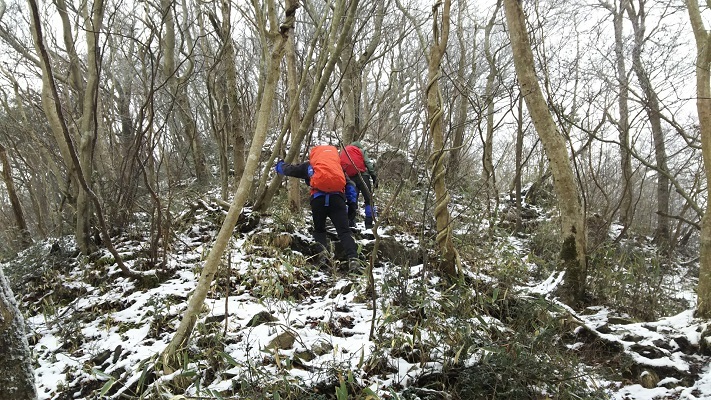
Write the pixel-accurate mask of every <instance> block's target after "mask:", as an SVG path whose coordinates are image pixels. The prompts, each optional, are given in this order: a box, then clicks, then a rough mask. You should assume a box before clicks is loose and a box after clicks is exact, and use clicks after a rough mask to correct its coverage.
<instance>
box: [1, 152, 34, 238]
mask: <svg viewBox="0 0 711 400" xmlns="http://www.w3.org/2000/svg"><path fill="white" fill-rule="evenodd" d="M0 165H2V180H3V181H4V182H5V187H6V188H7V196H8V197H9V198H10V204H11V205H12V213H13V214H14V215H15V223H17V228H18V229H19V231H20V245H21V246H22V248H25V247H27V246H29V245H30V244H32V237H31V236H30V231H29V230H28V229H27V221H26V220H25V213H24V212H23V211H22V204H21V203H20V198H19V197H18V196H17V191H16V190H15V181H14V180H13V178H12V165H11V164H10V160H8V158H7V151H6V150H5V146H3V145H2V144H0Z"/></svg>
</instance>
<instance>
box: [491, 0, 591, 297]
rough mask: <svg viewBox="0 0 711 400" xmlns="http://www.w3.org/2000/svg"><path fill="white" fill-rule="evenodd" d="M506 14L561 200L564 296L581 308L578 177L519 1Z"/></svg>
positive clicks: (507, 0) (510, 0) (509, 0)
mask: <svg viewBox="0 0 711 400" xmlns="http://www.w3.org/2000/svg"><path fill="white" fill-rule="evenodd" d="M504 10H505V13H506V23H507V25H508V28H509V36H510V38H511V46H512V48H513V59H514V66H515V69H516V76H517V77H518V79H519V85H520V87H521V95H522V96H523V97H524V101H525V102H526V107H527V108H528V110H529V112H530V114H531V119H532V120H533V125H534V126H535V128H536V131H537V132H538V136H539V137H540V138H541V142H542V143H543V146H544V148H545V150H546V154H547V155H548V159H549V163H550V168H551V173H552V175H553V181H554V187H555V193H556V195H557V196H558V205H559V207H560V220H561V240H562V244H563V246H562V249H561V253H560V260H561V263H562V266H563V268H564V269H565V271H566V276H565V283H564V286H563V293H562V294H563V297H564V300H566V301H568V302H570V303H572V304H574V305H578V304H579V303H581V302H582V299H583V295H584V293H585V278H586V276H585V275H586V266H587V262H586V254H585V253H586V249H585V246H586V242H585V225H584V217H583V212H582V207H581V205H580V199H579V197H578V188H577V186H576V183H575V175H574V174H573V169H572V167H571V165H570V161H569V159H568V152H567V150H566V146H565V140H564V138H563V136H562V135H561V134H560V133H559V132H558V128H557V126H556V125H555V122H554V121H553V117H552V116H551V114H550V111H549V109H548V104H547V103H546V100H545V97H544V96H543V92H542V90H541V87H540V85H539V83H538V80H537V77H536V72H535V69H534V65H535V60H534V58H533V50H532V49H531V44H530V40H529V38H528V33H527V29H526V21H525V16H524V13H523V9H522V8H521V3H520V2H518V1H517V0H504Z"/></svg>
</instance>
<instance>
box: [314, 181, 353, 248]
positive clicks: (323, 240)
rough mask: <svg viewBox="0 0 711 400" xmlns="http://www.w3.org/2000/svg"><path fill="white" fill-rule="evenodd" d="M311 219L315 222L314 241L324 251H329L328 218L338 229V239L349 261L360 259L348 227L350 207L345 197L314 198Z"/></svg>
mask: <svg viewBox="0 0 711 400" xmlns="http://www.w3.org/2000/svg"><path fill="white" fill-rule="evenodd" d="M327 204H328V205H327ZM311 217H312V218H313V221H314V240H316V242H318V243H319V244H321V246H323V249H324V251H325V250H326V249H328V238H327V236H326V217H328V218H330V219H331V222H332V223H333V226H335V227H336V233H338V239H339V240H340V241H341V245H343V248H344V249H345V251H346V256H347V257H348V258H349V259H350V258H356V257H358V247H356V243H355V240H353V236H351V229H350V228H349V227H348V205H347V204H346V200H345V199H344V198H343V196H341V195H338V194H331V195H323V196H318V197H312V198H311Z"/></svg>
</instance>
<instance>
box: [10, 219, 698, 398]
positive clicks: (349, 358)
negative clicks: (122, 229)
mask: <svg viewBox="0 0 711 400" xmlns="http://www.w3.org/2000/svg"><path fill="white" fill-rule="evenodd" d="M204 234H205V231H204V229H201V228H199V227H194V228H193V229H191V230H189V231H188V232H186V234H185V235H184V236H182V237H180V238H179V240H177V241H176V246H182V248H179V249H176V251H175V252H174V253H173V255H171V258H170V259H169V263H168V268H169V269H171V270H174V271H175V273H174V274H173V276H172V277H171V278H170V279H168V280H167V281H165V282H162V283H161V284H160V286H158V287H154V288H137V287H135V285H134V283H133V282H131V281H128V280H125V279H122V278H115V277H112V278H110V279H107V278H108V277H104V279H103V280H102V281H100V282H99V284H97V285H95V286H91V285H88V284H83V285H81V287H78V286H76V284H75V283H72V284H71V285H67V286H72V287H74V290H75V291H76V298H75V299H73V300H72V301H71V302H69V303H68V304H66V305H56V304H42V303H41V302H36V303H35V304H34V307H36V309H37V310H38V311H37V312H36V313H35V314H34V315H31V316H29V317H28V318H27V325H28V327H29V330H30V332H31V337H32V338H33V340H32V341H31V342H32V343H33V344H32V349H33V351H34V353H35V355H36V357H37V362H36V365H35V371H36V377H37V386H38V391H39V398H40V399H54V398H57V397H58V396H59V394H60V393H62V392H63V391H64V390H65V389H66V388H67V387H71V388H77V392H76V393H75V395H74V398H78V399H89V398H96V396H97V391H98V390H99V389H98V388H101V387H102V386H103V387H104V388H108V387H110V386H116V387H121V389H119V390H118V391H116V390H114V391H113V392H112V393H113V394H112V397H113V398H118V397H119V396H120V395H121V394H122V393H123V391H124V390H125V388H127V387H128V386H130V384H131V383H136V382H138V381H139V380H140V379H142V378H141V376H142V369H143V368H144V366H145V365H147V364H146V361H147V360H150V359H151V358H152V357H156V356H157V355H159V354H160V353H161V352H162V351H163V349H164V348H165V347H166V345H167V344H168V342H169V340H170V339H171V337H172V332H173V331H174V329H175V327H176V326H177V323H178V322H179V317H180V316H182V314H183V312H184V311H185V307H186V301H185V300H186V299H187V298H188V296H189V295H190V293H191V291H192V290H193V289H194V288H195V285H196V282H197V279H198V275H197V274H199V271H200V268H201V266H202V260H203V258H204V257H205V256H206V254H207V251H209V244H206V243H203V242H202V241H201V240H198V239H197V238H200V237H202V236H204ZM381 234H382V235H388V230H385V229H384V230H382V231H381ZM210 235H212V236H213V237H214V231H213V232H210ZM303 236H307V235H303ZM249 239H250V235H241V236H239V238H238V239H236V240H234V241H233V242H232V246H231V247H230V253H229V257H226V259H229V260H230V268H231V274H232V278H233V279H234V280H236V281H237V282H239V284H238V285H237V286H236V289H235V288H234V287H233V288H231V292H230V293H229V295H228V296H227V297H225V296H224V292H223V290H224V288H221V287H220V286H219V283H218V284H216V285H215V287H214V291H213V292H212V293H211V294H210V296H209V298H208V300H207V301H206V303H205V307H204V310H203V311H204V312H203V314H202V315H201V317H200V321H199V323H198V326H197V327H196V330H197V331H200V329H208V326H209V325H210V326H212V329H216V330H217V331H219V332H224V337H223V338H222V340H223V341H224V343H226V346H225V347H224V349H223V350H222V352H223V353H222V354H220V355H218V356H219V357H221V358H222V359H223V360H228V361H229V363H230V364H231V366H230V368H229V369H227V370H226V371H224V372H223V373H222V374H220V375H219V376H218V377H217V378H216V379H215V380H214V381H212V382H210V384H209V386H208V387H207V388H202V389H203V390H205V389H208V390H214V391H221V390H228V389H229V388H231V387H232V385H233V384H234V381H235V379H250V377H252V378H255V379H256V377H255V375H259V376H260V377H262V378H264V377H266V376H270V375H271V376H272V377H274V378H273V379H291V380H293V381H294V382H298V383H299V384H301V385H303V386H309V385H316V384H318V383H319V382H321V381H323V380H324V379H326V378H327V377H328V375H329V374H332V373H333V371H349V370H350V371H358V370H361V369H362V368H363V362H364V360H367V359H368V358H369V357H370V356H371V355H372V352H373V351H374V349H375V345H374V343H373V342H372V341H371V340H370V339H369V333H370V329H371V324H372V323H373V311H372V309H371V305H370V303H369V301H365V300H363V296H362V294H363V291H364V288H365V285H366V282H365V278H364V277H362V276H361V275H359V274H333V273H331V272H329V271H321V270H318V269H316V268H313V267H311V268H308V267H307V266H304V265H292V264H290V261H289V258H288V257H287V258H284V257H278V258H275V257H273V256H263V255H258V254H255V253H254V248H255V245H254V244H253V243H251V242H250V240H249ZM398 240H400V241H402V242H403V243H405V244H406V246H407V247H416V246H417V243H416V240H415V238H414V237H412V236H408V235H403V236H401V237H398ZM370 241H372V238H362V239H361V240H359V244H360V245H362V246H366V245H368V243H369V242H370ZM140 246H141V245H140V244H138V247H136V248H123V249H121V251H122V252H125V253H126V254H130V253H132V252H133V253H135V252H137V251H139V250H140ZM510 246H511V248H513V249H516V250H517V251H521V254H522V257H525V254H526V252H525V250H524V249H525V244H524V243H521V242H520V241H514V242H512V243H511V244H510ZM45 251H49V249H46V250H45ZM0 267H2V265H0ZM393 267H394V266H392V265H390V264H388V263H385V264H382V265H378V266H377V268H376V269H375V270H374V275H375V278H376V284H377V285H382V283H383V281H384V277H385V275H386V273H387V270H388V269H389V268H393ZM422 268H423V266H422V265H414V266H412V267H411V270H410V274H409V276H410V277H411V278H410V279H413V280H414V279H419V278H412V277H418V276H420V274H421V272H422V271H421V270H422ZM85 269H86V266H81V265H79V264H77V265H76V266H75V267H74V268H72V269H71V272H70V274H69V278H70V280H71V281H72V282H83V280H82V277H83V276H84V274H85V273H86V271H85ZM275 275H279V276H282V277H285V278H284V279H286V281H287V282H288V280H289V277H290V276H291V277H293V282H292V283H293V285H294V286H293V287H291V288H285V287H283V286H282V287H280V285H281V282H282V281H283V280H284V279H275ZM304 276H308V282H309V285H308V286H304V285H305V282H302V279H303V277H304ZM561 279H562V275H561V274H558V273H555V274H551V275H550V276H548V277H547V278H546V279H544V280H542V281H540V282H530V284H529V285H526V286H525V287H521V288H519V290H521V291H522V292H523V293H527V294H528V295H530V296H540V297H545V298H549V300H552V301H554V299H552V298H551V297H552V296H551V293H552V291H553V290H554V289H555V287H557V286H558V285H559V284H560V282H561ZM102 282H103V284H101V283H102ZM218 282H219V279H218ZM301 284H304V285H302V286H301V287H299V285H301ZM294 288H297V289H298V290H299V291H301V294H300V295H299V296H294V297H291V298H289V297H287V296H281V297H280V296H273V295H274V294H278V292H279V290H287V289H289V290H292V289H294ZM381 289H382V287H380V286H379V289H378V291H379V292H380V291H381ZM267 290H271V291H276V292H268V293H267V292H264V291H267ZM679 296H680V297H681V298H684V299H687V300H689V301H690V304H694V301H693V296H694V295H693V291H691V290H680V293H679ZM287 299H288V300H287ZM568 311H569V312H571V313H572V310H569V309H568ZM262 312H266V313H268V314H269V315H271V316H272V317H274V319H275V320H274V321H272V322H269V323H263V324H253V323H251V322H252V320H253V318H254V317H255V316H256V315H258V314H260V313H262ZM386 312H387V311H386ZM611 314H612V312H611V311H610V310H608V309H606V308H604V307H592V308H590V309H588V310H587V312H585V313H581V314H574V317H575V318H577V319H578V320H579V321H580V323H581V326H583V327H586V328H588V329H589V330H590V331H592V332H596V333H595V334H596V335H598V336H599V338H600V339H601V340H605V341H608V342H610V343H617V344H619V345H620V346H622V348H624V351H625V352H626V353H628V354H629V355H631V356H632V357H633V358H634V359H635V361H637V362H638V363H640V364H645V365H650V366H657V367H659V366H663V367H668V368H672V369H675V370H678V371H680V372H682V373H690V372H693V371H691V369H693V368H697V369H699V370H698V371H696V373H697V374H698V379H697V380H696V381H695V382H694V383H693V385H691V386H689V387H676V386H675V385H674V383H675V382H674V379H673V378H666V379H664V380H662V381H660V382H659V384H658V386H657V387H654V388H651V389H648V388H643V387H642V386H640V385H639V384H636V383H634V382H622V383H617V384H613V383H605V382H604V380H602V379H599V380H597V381H596V382H594V383H595V384H598V385H601V386H607V385H610V389H609V396H610V397H609V398H610V399H613V400H631V399H635V400H645V399H649V400H653V399H683V400H691V399H711V368H710V367H709V366H708V363H707V361H708V358H706V357H703V356H701V355H699V354H685V353H683V352H681V351H680V349H679V348H680V346H682V345H686V344H682V343H680V342H681V341H683V340H686V341H687V342H688V344H690V345H692V346H696V347H698V345H699V341H700V340H701V332H702V331H703V329H704V328H705V326H706V323H705V322H704V321H699V320H698V319H695V318H694V317H693V310H687V311H684V312H682V313H680V314H678V315H675V316H671V317H668V318H662V319H660V320H658V321H655V322H649V323H630V322H629V321H627V322H619V321H618V322H613V321H611V320H610V318H609V316H610V315H611ZM88 316H92V317H91V318H90V317H88ZM386 317H387V315H385V314H384V311H383V310H382V309H381V307H379V309H378V310H377V313H376V315H375V322H376V324H382V323H383V321H384V320H385V319H386ZM485 318H488V317H486V316H485ZM474 323H475V322H472V324H474ZM603 327H604V328H605V329H602V328H603ZM391 329H397V323H394V325H393V327H391ZM581 329H582V328H581ZM284 332H290V333H291V334H292V337H293V338H294V344H293V345H292V346H284V347H285V348H282V349H279V350H278V351H275V350H274V349H271V350H270V349H268V347H269V346H270V344H272V343H273V341H274V340H275V338H277V337H278V336H279V335H282V334H284ZM423 334H424V335H427V332H424V333H423ZM212 335H217V333H214V332H213V333H212ZM203 337H206V338H209V337H210V334H208V335H203ZM67 338H74V341H72V340H68V339H67ZM433 339H436V338H433ZM661 342H664V343H667V344H669V345H668V346H667V347H668V349H661V350H660V351H661V352H662V353H661V354H656V355H655V356H654V358H647V357H645V356H643V355H641V354H639V353H638V352H636V351H637V350H638V348H639V347H645V346H648V347H649V348H650V349H651V348H654V349H658V350H659V347H658V346H657V344H658V343H661ZM635 346H636V347H635ZM675 346H676V347H677V348H675ZM571 348H575V346H571ZM316 349H319V351H317V350H316ZM634 349H637V350H634ZM305 352H311V353H312V358H311V359H310V360H308V361H305V359H301V358H298V357H296V355H297V354H300V353H305ZM213 356H214V355H213ZM295 360H300V361H299V363H300V365H299V366H298V368H292V369H288V370H287V368H286V365H285V363H293V362H295ZM477 361H478V356H476V355H473V356H472V358H471V359H470V360H469V363H470V364H472V365H473V364H475V363H476V362H477ZM389 363H390V367H391V368H390V369H389V371H390V372H388V373H387V374H375V375H372V376H367V377H364V376H362V375H357V376H355V377H354V379H356V380H357V381H358V382H359V383H360V384H362V385H363V386H367V387H369V388H370V389H371V390H373V391H374V392H375V393H378V394H379V395H382V396H384V395H386V394H389V393H390V390H391V389H392V388H394V387H407V386H408V385H409V384H411V383H412V382H414V380H415V379H416V378H417V377H418V376H420V375H421V374H423V373H424V372H431V371H432V370H436V369H437V368H439V366H438V365H436V364H435V363H427V364H422V365H421V364H419V363H415V364H413V363H410V362H408V361H406V360H405V359H403V358H398V357H394V356H393V357H391V358H390V360H389ZM699 365H701V367H698V366H699ZM188 368H194V369H196V370H200V369H205V368H207V366H206V365H204V364H200V363H191V364H190V366H189V367H188ZM111 375H113V376H121V378H120V379H119V381H116V382H114V381H113V378H110V376H111ZM121 379H123V381H121ZM593 380H595V378H593ZM83 387H86V388H87V389H86V390H81V388H83ZM107 390H108V389H107ZM197 390H198V389H197V387H195V386H192V387H191V388H190V389H189V390H188V394H193V395H195V394H198V393H197Z"/></svg>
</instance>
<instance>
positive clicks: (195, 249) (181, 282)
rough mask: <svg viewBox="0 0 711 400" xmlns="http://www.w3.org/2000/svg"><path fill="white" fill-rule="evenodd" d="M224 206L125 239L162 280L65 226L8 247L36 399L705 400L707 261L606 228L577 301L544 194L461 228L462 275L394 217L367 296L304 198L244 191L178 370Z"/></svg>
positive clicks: (121, 242)
mask: <svg viewBox="0 0 711 400" xmlns="http://www.w3.org/2000/svg"><path fill="white" fill-rule="evenodd" d="M224 214H225V209H224V206H221V205H220V204H219V202H215V201H211V200H205V199H203V200H196V201H194V202H193V203H192V204H189V205H188V206H186V211H185V212H184V213H183V214H182V215H180V216H179V217H178V218H177V219H176V221H178V223H176V224H175V225H174V229H175V232H176V234H175V236H174V240H173V242H172V243H171V246H170V250H169V252H168V253H167V254H165V255H160V254H159V255H158V259H159V260H165V263H159V264H158V265H155V264H152V263H151V262H149V260H150V254H148V253H149V251H148V250H149V245H150V238H148V237H146V236H145V232H146V230H147V229H146V227H139V226H137V227H136V229H135V231H134V232H124V233H122V234H121V235H120V236H117V237H115V238H114V239H115V240H116V241H117V243H116V246H117V248H118V250H119V252H120V253H121V254H122V256H123V257H124V262H125V263H126V264H127V265H128V266H129V267H130V268H131V269H133V270H136V271H149V270H155V272H156V273H157V276H158V277H159V278H158V279H157V280H156V281H155V282H152V283H146V282H144V283H139V282H136V281H135V280H131V279H127V278H123V277H121V274H120V271H119V270H118V268H117V266H116V263H115V262H114V260H113V258H112V257H111V255H110V254H109V253H108V252H107V251H104V250H102V251H100V252H97V253H96V254H93V255H91V256H89V257H82V256H79V255H78V251H77V249H76V246H75V245H74V243H73V242H72V240H71V239H68V238H60V239H56V240H52V241H47V242H45V243H40V244H36V245H35V246H33V247H32V248H30V249H28V250H26V251H25V252H23V253H21V254H20V255H19V256H17V257H16V258H14V259H13V260H9V261H6V262H4V263H2V264H0V267H2V268H4V271H5V273H6V275H7V276H8V278H9V279H10V282H11V283H12V288H13V290H14V291H15V295H16V298H17V299H18V301H19V303H20V307H21V309H22V311H23V312H24V314H25V317H26V322H27V325H28V329H29V339H30V347H31V348H32V350H33V353H34V355H35V357H36V361H35V371H36V378H37V386H38V391H39V397H40V399H96V398H110V399H122V398H145V399H152V398H155V399H158V398H178V397H173V396H177V395H183V396H185V397H186V398H191V397H192V398H201V399H211V398H215V399H219V398H224V399H230V398H240V399H243V398H246V399H331V398H333V399H338V400H341V399H347V398H352V399H615V400H623V399H637V400H643V399H650V400H651V399H702V398H711V370H710V368H709V362H708V361H709V356H710V355H711V351H710V350H709V346H708V342H707V341H706V339H705V336H706V335H707V332H706V327H707V322H706V321H701V320H698V319H696V318H694V316H693V307H694V305H695V295H694V288H695V284H696V281H697V280H696V279H695V278H694V275H695V274H698V272H696V273H695V272H694V270H693V268H697V266H695V265H694V263H688V265H683V264H681V263H673V262H660V261H658V260H657V259H656V257H655V256H654V252H653V249H652V248H650V247H649V246H643V245H642V244H638V243H637V244H634V245H633V244H630V243H628V244H627V245H624V244H623V245H612V244H610V245H609V246H608V247H607V250H606V252H598V253H596V254H598V256H597V258H592V259H591V265H592V266H593V267H591V271H590V276H591V294H592V296H591V299H590V301H589V303H590V304H589V305H588V306H587V307H585V308H584V309H580V310H573V309H570V308H569V307H567V306H565V305H564V304H562V303H560V302H559V301H557V299H556V294H555V293H556V292H555V290H556V288H557V286H558V284H559V283H560V280H561V279H562V275H561V274H560V273H559V272H556V271H555V268H551V267H550V266H551V265H553V264H554V258H555V257H554V256H552V259H550V260H546V259H545V257H544V256H542V255H541V252H540V251H535V249H534V248H536V247H540V246H541V243H542V242H545V240H546V239H545V238H546V237H545V235H544V233H541V232H543V231H544V227H545V226H552V225H553V223H552V222H550V221H549V222H546V218H544V217H543V216H544V213H540V212H539V213H538V214H539V215H540V217H541V218H540V219H541V221H540V222H539V225H537V228H536V231H537V232H539V233H538V234H536V235H538V236H536V235H534V234H529V235H512V234H511V233H510V232H509V233H505V232H506V230H504V229H500V228H497V230H496V232H497V233H496V235H494V236H493V237H490V238H487V236H486V234H482V233H480V232H479V231H478V230H477V229H472V228H471V227H469V229H466V230H465V229H458V230H457V232H458V234H457V240H458V242H457V243H458V248H459V250H460V252H461V253H462V255H463V260H464V262H465V263H464V271H463V274H462V277H461V279H459V280H455V281H452V280H448V279H443V278H442V277H441V276H439V275H438V274H437V273H436V271H434V270H433V267H432V260H433V259H434V257H433V253H432V252H429V253H428V252H426V251H423V250H422V248H423V247H426V246H423V244H422V239H420V238H421V237H427V235H420V233H421V230H419V228H418V226H417V224H416V223H414V222H413V221H410V220H407V218H404V217H400V218H392V219H391V220H389V221H384V223H383V227H380V230H379V239H378V248H379V252H378V256H377V258H376V262H375V264H374V266H375V268H374V269H373V274H374V277H375V285H376V294H377V300H376V310H375V313H374V310H373V306H372V298H371V294H370V293H368V291H367V290H366V289H367V279H366V275H365V273H364V272H363V271H349V270H347V268H342V267H341V264H339V263H337V262H334V265H333V266H331V267H326V268H324V267H318V266H316V265H314V264H313V262H312V257H311V255H312V254H313V251H314V246H313V243H312V241H311V238H310V237H311V235H310V233H309V231H308V230H309V226H310V214H309V212H308V210H304V214H303V215H300V216H296V217H295V216H290V215H288V214H287V213H285V212H274V213H272V214H270V215H266V216H262V217H261V218H258V217H257V216H256V215H252V214H250V212H249V209H246V210H245V212H243V215H242V216H241V219H240V223H239V224H238V227H237V228H236V229H235V232H234V235H233V239H232V241H231V243H230V246H229V247H228V251H227V252H226V254H225V255H224V256H223V262H222V265H221V268H220V271H219V272H218V275H217V276H216V279H215V281H214V282H213V286H212V290H211V292H210V294H209V296H208V300H207V301H206V303H205V306H204V308H203V312H202V313H201V315H200V317H199V319H198V322H197V325H196V328H195V330H194V332H193V334H192V339H191V346H190V348H189V349H187V351H185V353H184V363H183V369H182V370H180V371H178V372H176V373H174V374H172V375H168V376H165V375H162V374H161V373H160V372H159V371H156V370H155V369H154V368H153V367H154V362H155V360H156V357H157V356H158V355H159V354H160V353H161V351H162V350H163V349H164V348H165V347H166V345H167V344H168V342H169V341H170V339H171V337H172V335H173V333H174V332H175V329H176V327H177V325H178V323H179V321H180V319H181V318H182V315H183V313H184V311H185V309H186V303H187V299H188V297H189V296H190V294H191V291H192V290H194V288H195V285H196V283H197V280H198V277H199V274H200V271H201V268H202V264H203V260H204V259H205V257H206V256H207V253H208V252H209V251H210V246H211V243H212V240H213V239H214V237H215V235H216V232H217V230H218V229H219V227H220V224H221V223H222V218H223V216H224ZM546 224H547V225H546ZM509 235H511V236H509ZM355 237H356V239H357V242H358V244H359V247H360V249H361V251H362V253H363V254H364V260H365V259H367V257H368V256H369V255H370V253H371V252H372V250H373V246H374V245H375V236H374V235H373V234H372V232H370V231H369V230H365V229H364V228H363V225H362V222H361V223H359V227H358V229H357V232H356V233H355ZM548 238H549V239H550V237H548ZM335 251H336V254H337V255H338V254H339V249H338V246H336V249H335ZM599 254H604V255H605V257H601V256H599ZM620 260H622V261H620ZM366 263H367V262H366V261H364V263H363V264H364V267H365V265H366ZM374 317H375V318H374ZM371 329H373V334H372V337H371V334H370V333H371Z"/></svg>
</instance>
